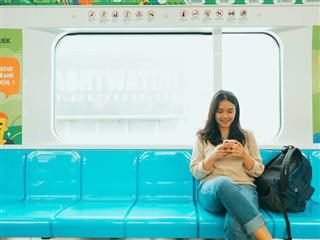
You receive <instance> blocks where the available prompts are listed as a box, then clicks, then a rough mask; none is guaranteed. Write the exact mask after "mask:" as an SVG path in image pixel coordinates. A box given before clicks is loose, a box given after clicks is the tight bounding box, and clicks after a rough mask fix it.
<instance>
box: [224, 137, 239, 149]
mask: <svg viewBox="0 0 320 240" xmlns="http://www.w3.org/2000/svg"><path fill="white" fill-rule="evenodd" d="M236 143H237V141H236V140H232V139H228V140H224V141H223V147H224V148H225V149H227V150H231V149H232V147H233V145H234V144H236Z"/></svg>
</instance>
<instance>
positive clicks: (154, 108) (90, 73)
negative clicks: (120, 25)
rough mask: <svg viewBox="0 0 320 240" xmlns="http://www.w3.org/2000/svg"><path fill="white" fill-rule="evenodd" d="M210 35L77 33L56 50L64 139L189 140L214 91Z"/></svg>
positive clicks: (59, 130)
mask: <svg viewBox="0 0 320 240" xmlns="http://www.w3.org/2000/svg"><path fill="white" fill-rule="evenodd" d="M212 66H213V38H212V35H211V33H210V34H198V33H184V34H177V33H172V34H171V33H166V34H130V33H127V34H125V33H121V34H74V35H66V36H64V37H63V38H62V39H61V40H60V41H59V42H58V44H57V46H56V49H55V104H54V106H55V111H54V112H55V114H54V117H55V121H54V123H55V124H54V128H55V131H56V134H57V135H58V136H59V138H60V139H61V140H62V141H63V142H65V143H79V142H80V143H85V144H111V145H114V144H121V145H123V144H127V145H135V144H144V145H145V144H166V145H170V144H190V139H191V141H193V139H194V133H195V132H196V130H197V128H198V127H199V126H201V125H202V124H203V122H202V121H203V120H202V118H203V116H205V114H206V112H207V105H208V102H209V101H210V98H211V97H212V92H213V84H212V79H213V70H212Z"/></svg>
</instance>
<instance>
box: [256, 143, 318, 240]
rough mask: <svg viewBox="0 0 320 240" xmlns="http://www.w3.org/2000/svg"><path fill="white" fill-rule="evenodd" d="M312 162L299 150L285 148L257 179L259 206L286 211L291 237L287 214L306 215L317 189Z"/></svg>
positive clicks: (289, 234)
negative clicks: (313, 185)
mask: <svg viewBox="0 0 320 240" xmlns="http://www.w3.org/2000/svg"><path fill="white" fill-rule="evenodd" d="M311 179H312V169H311V165H310V162H309V160H308V159H307V158H306V157H305V156H304V155H303V154H302V153H301V151H300V150H299V149H298V148H295V147H293V146H285V147H284V148H283V149H282V150H281V152H280V153H279V154H278V155H277V156H275V157H274V158H273V159H272V160H271V161H270V162H269V163H268V164H267V165H266V166H265V170H264V172H263V174H262V175H260V176H259V177H258V178H257V179H256V180H255V184H256V186H257V191H258V196H259V205H260V207H261V208H262V209H266V210H270V211H274V212H282V213H283V214H284V218H285V221H286V226H287V233H288V239H290V240H291V239H292V237H291V228H290V221H289V218H288V213H287V212H303V211H304V210H305V208H306V204H307V201H308V200H309V199H310V198H311V196H312V194H313V192H314V188H313V187H312V186H311Z"/></svg>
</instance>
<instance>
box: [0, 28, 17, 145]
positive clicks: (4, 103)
mask: <svg viewBox="0 0 320 240" xmlns="http://www.w3.org/2000/svg"><path fill="white" fill-rule="evenodd" d="M21 70H22V30H20V29H0V145H3V144H21V143H22V89H21V86H22V84H21V83H22V76H21Z"/></svg>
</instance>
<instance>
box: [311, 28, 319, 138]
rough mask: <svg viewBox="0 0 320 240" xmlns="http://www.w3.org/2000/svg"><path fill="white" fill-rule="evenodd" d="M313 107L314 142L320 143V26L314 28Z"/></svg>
mask: <svg viewBox="0 0 320 240" xmlns="http://www.w3.org/2000/svg"><path fill="white" fill-rule="evenodd" d="M312 105H313V142H314V143H320V25H317V26H314V27H313V39H312Z"/></svg>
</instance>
